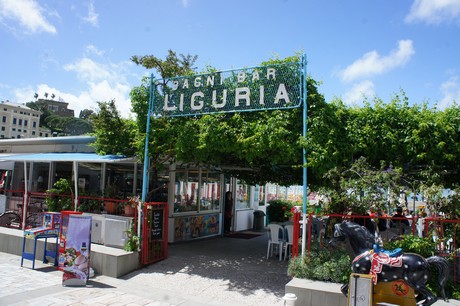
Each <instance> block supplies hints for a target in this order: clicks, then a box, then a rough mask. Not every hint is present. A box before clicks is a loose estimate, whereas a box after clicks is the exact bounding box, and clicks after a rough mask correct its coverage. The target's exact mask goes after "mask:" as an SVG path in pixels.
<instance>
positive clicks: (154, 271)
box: [0, 235, 290, 306]
mask: <svg viewBox="0 0 460 306" xmlns="http://www.w3.org/2000/svg"><path fill="white" fill-rule="evenodd" d="M266 243H267V237H266V235H261V236H260V237H257V238H252V239H236V238H228V237H225V238H213V239H206V240H201V241H195V242H192V243H181V244H174V245H170V246H169V256H168V258H167V259H165V260H163V261H161V262H158V263H156V264H153V265H150V266H147V267H144V268H142V269H139V270H137V271H134V272H132V273H130V274H128V275H126V276H124V277H122V278H119V279H115V278H111V277H107V276H102V275H96V277H94V278H91V279H90V281H89V282H88V285H87V287H63V286H62V272H60V271H57V270H56V269H55V268H54V267H52V266H49V265H45V264H43V263H41V262H40V261H38V260H37V261H36V262H35V270H32V269H31V268H30V267H31V261H28V260H25V261H24V267H22V268H21V267H20V260H21V258H20V256H15V255H10V254H6V253H0V273H1V276H2V277H1V280H0V305H40V306H44V305H197V306H200V305H283V303H284V301H283V300H282V297H283V296H284V286H285V284H286V283H288V282H289V280H290V278H289V277H288V276H287V274H286V271H287V262H284V261H281V262H280V261H278V260H277V259H276V258H274V257H272V258H270V259H268V260H267V259H266V258H265V255H266V246H267V244H266Z"/></svg>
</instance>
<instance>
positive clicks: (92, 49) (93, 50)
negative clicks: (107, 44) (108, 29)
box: [85, 45, 105, 56]
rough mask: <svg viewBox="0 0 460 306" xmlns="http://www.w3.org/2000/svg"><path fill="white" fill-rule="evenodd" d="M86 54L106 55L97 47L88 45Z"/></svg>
mask: <svg viewBox="0 0 460 306" xmlns="http://www.w3.org/2000/svg"><path fill="white" fill-rule="evenodd" d="M85 54H95V55H97V56H102V55H104V54H105V51H103V50H99V49H98V48H97V47H96V46H94V45H88V46H86V49H85Z"/></svg>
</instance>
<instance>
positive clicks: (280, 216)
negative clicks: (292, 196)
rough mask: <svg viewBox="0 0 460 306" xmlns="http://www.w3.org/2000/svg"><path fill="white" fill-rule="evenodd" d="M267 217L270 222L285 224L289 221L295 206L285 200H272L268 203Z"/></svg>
mask: <svg viewBox="0 0 460 306" xmlns="http://www.w3.org/2000/svg"><path fill="white" fill-rule="evenodd" d="M268 204H269V205H268V206H267V215H268V220H269V221H270V222H285V221H287V220H289V216H290V212H291V209H292V208H293V207H294V204H293V203H292V202H290V201H285V200H272V201H270V202H268Z"/></svg>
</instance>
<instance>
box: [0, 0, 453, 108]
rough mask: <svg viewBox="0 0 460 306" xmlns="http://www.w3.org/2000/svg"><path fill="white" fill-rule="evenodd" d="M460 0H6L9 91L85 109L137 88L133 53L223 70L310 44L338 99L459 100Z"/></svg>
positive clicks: (0, 94)
mask: <svg viewBox="0 0 460 306" xmlns="http://www.w3.org/2000/svg"><path fill="white" fill-rule="evenodd" d="M459 38H460V0H394V1H388V0H375V1H369V0H347V1H344V0H327V1H323V0H316V1H312V0H244V1H243V0H233V1H223V0H220V1H217V0H167V1H166V0H164V1H160V0H133V1H120V0H118V1H117V0H78V1H55V0H53V1H51V0H40V1H36V0H0V50H1V54H2V56H1V58H0V71H1V73H0V100H2V101H5V100H9V101H12V102H17V103H25V102H28V101H33V100H34V98H33V96H34V93H38V94H39V96H40V97H44V96H43V95H44V93H45V92H47V93H48V94H49V95H51V94H55V96H56V98H55V99H59V98H61V99H63V100H64V101H66V102H69V103H70V105H69V107H70V108H72V109H75V110H76V115H77V116H78V114H79V111H80V110H82V109H85V108H89V109H94V110H95V109H96V101H109V100H111V99H115V100H116V103H117V107H118V108H119V110H120V111H121V112H122V114H123V115H124V116H128V115H129V113H130V112H129V110H130V100H129V91H130V90H131V88H132V87H134V86H138V85H139V84H140V83H141V79H142V77H143V76H145V75H149V74H150V73H152V72H153V71H147V70H146V69H145V68H143V67H138V66H136V65H135V64H133V63H132V62H131V61H130V58H131V56H133V55H149V54H153V55H155V56H157V57H161V58H164V57H165V55H166V54H167V50H168V49H172V50H174V51H176V52H177V53H183V54H192V55H198V57H199V58H198V61H197V63H196V67H197V68H198V70H199V71H201V70H203V69H204V68H205V66H206V65H211V66H213V67H216V68H218V69H220V70H228V69H233V68H242V67H252V66H258V65H259V64H260V63H261V62H262V61H265V60H267V59H269V58H271V57H274V56H279V57H281V58H284V57H287V56H291V55H293V54H294V53H296V52H303V53H305V54H306V55H307V58H308V73H309V74H310V75H311V76H312V77H313V78H314V79H316V80H318V81H321V82H322V85H321V86H320V87H319V90H320V92H321V93H323V94H324V95H325V97H326V100H327V101H330V100H331V99H333V98H335V97H338V98H341V99H342V100H344V101H345V102H346V103H347V104H350V105H362V101H363V97H364V96H366V97H368V99H370V100H372V99H373V97H374V96H378V97H379V98H381V99H382V100H383V101H385V102H388V101H389V100H390V99H391V98H392V97H393V96H394V95H395V94H397V93H399V91H400V89H402V90H404V91H405V92H406V94H407V96H408V97H409V101H410V103H422V102H425V101H427V102H428V103H429V105H430V106H436V107H438V108H440V109H443V108H445V107H446V106H448V105H451V104H452V103H453V102H454V101H456V102H459V101H460V56H459V55H460V39H459Z"/></svg>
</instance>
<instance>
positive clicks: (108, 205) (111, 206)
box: [104, 202, 118, 214]
mask: <svg viewBox="0 0 460 306" xmlns="http://www.w3.org/2000/svg"><path fill="white" fill-rule="evenodd" d="M104 205H105V211H106V212H107V213H112V214H114V213H116V212H117V206H118V203H117V202H105V203H104Z"/></svg>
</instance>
